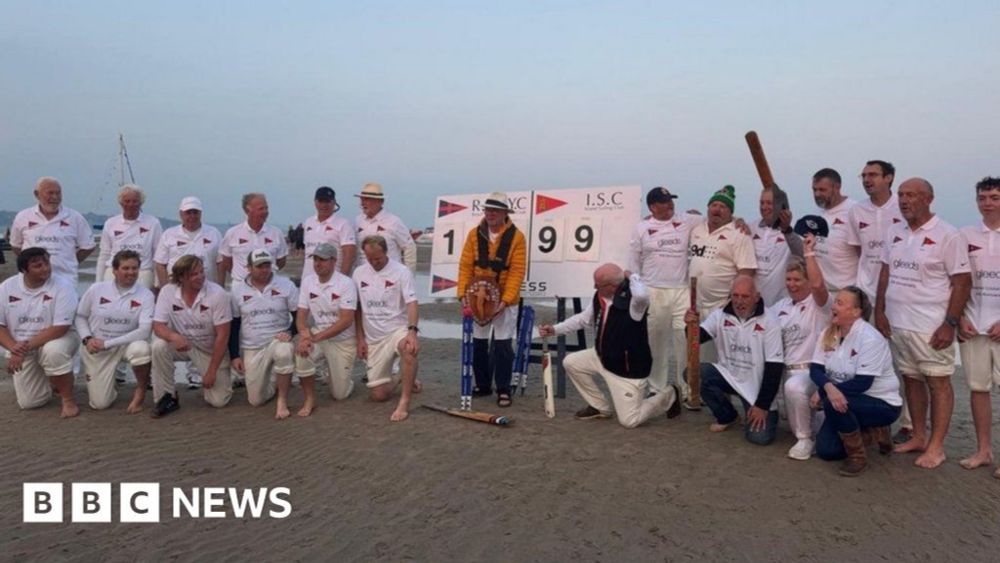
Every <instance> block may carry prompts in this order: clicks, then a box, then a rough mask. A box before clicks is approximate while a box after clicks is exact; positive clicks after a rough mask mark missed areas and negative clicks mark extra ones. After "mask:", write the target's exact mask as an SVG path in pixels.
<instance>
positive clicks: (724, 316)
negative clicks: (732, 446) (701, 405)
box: [685, 274, 785, 446]
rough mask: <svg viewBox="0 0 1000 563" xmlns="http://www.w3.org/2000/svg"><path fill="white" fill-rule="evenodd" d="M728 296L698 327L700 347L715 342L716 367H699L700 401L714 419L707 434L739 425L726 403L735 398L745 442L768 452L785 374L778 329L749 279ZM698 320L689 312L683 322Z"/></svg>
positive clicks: (735, 282)
mask: <svg viewBox="0 0 1000 563" xmlns="http://www.w3.org/2000/svg"><path fill="white" fill-rule="evenodd" d="M729 295H730V298H729V302H728V303H726V305H725V307H723V308H722V309H716V310H715V311H713V312H712V313H711V314H710V315H709V316H708V318H706V319H705V320H704V322H702V323H701V342H703V343H704V342H708V341H710V340H715V341H716V349H718V351H719V360H718V362H716V363H707V362H703V363H702V364H701V397H702V399H704V400H705V403H706V404H707V405H708V408H709V409H711V411H712V415H713V416H715V422H714V423H713V424H712V425H711V426H709V430H711V431H712V432H722V431H724V430H726V429H727V428H729V427H730V426H731V425H732V424H733V423H735V422H738V421H739V419H740V416H739V414H738V413H737V412H736V409H735V408H733V404H732V402H731V401H730V396H731V395H738V396H739V398H740V402H741V403H743V410H744V412H745V414H746V424H745V425H744V427H743V434H744V436H745V437H746V439H747V440H748V441H749V442H751V443H753V444H757V445H760V446H766V445H768V444H770V443H771V442H773V441H774V438H775V435H776V434H777V430H778V409H777V405H776V404H775V401H774V397H775V396H776V395H777V393H778V388H779V386H780V385H781V374H782V372H783V371H784V368H785V366H784V361H785V359H784V353H783V349H782V344H781V325H780V323H779V322H778V320H777V319H776V318H774V316H773V315H772V314H771V313H770V311H768V310H767V309H765V307H764V300H763V299H761V297H760V293H759V292H758V291H757V286H756V283H755V282H754V278H753V276H751V275H748V274H740V275H738V276H736V279H734V280H733V287H732V290H731V291H730V294H729ZM698 319H699V315H698V312H697V311H695V310H693V309H692V310H689V311H688V313H687V315H686V317H685V320H686V321H687V322H697V321H698Z"/></svg>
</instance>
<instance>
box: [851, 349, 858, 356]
mask: <svg viewBox="0 0 1000 563" xmlns="http://www.w3.org/2000/svg"><path fill="white" fill-rule="evenodd" d="M857 355H858V351H857V350H855V349H854V348H851V357H852V358H853V357H854V356H857Z"/></svg>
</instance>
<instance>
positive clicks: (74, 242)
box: [10, 176, 97, 285]
mask: <svg viewBox="0 0 1000 563" xmlns="http://www.w3.org/2000/svg"><path fill="white" fill-rule="evenodd" d="M35 199H37V200H38V205H35V206H33V207H29V208H27V209H24V210H22V211H20V212H19V213H18V214H17V215H16V216H15V217H14V222H13V224H12V225H11V229H10V246H11V250H13V251H14V254H15V255H18V254H20V253H21V249H23V248H30V247H38V248H44V249H46V250H48V251H49V256H50V257H51V264H52V272H53V273H55V274H59V275H62V276H66V277H67V278H69V280H70V281H71V282H73V285H76V282H77V280H78V278H79V266H80V263H81V262H83V261H84V260H86V259H87V257H88V256H90V254H91V253H92V252H93V251H94V247H95V246H97V245H96V244H95V243H94V232H93V231H92V230H91V228H90V224H88V223H87V220H86V219H84V218H83V215H80V213H79V212H78V211H75V210H73V209H70V208H68V207H63V205H62V186H60V185H59V180H56V179H55V178H50V177H47V176H46V177H43V178H39V179H38V182H37V183H36V184H35Z"/></svg>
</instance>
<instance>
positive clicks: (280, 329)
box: [229, 248, 299, 419]
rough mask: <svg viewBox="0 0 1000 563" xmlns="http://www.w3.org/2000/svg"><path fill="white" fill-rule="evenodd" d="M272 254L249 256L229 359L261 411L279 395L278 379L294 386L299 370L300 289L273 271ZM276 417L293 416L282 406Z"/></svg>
mask: <svg viewBox="0 0 1000 563" xmlns="http://www.w3.org/2000/svg"><path fill="white" fill-rule="evenodd" d="M273 264H274V258H273V257H271V253H269V252H268V251H267V250H265V249H263V248H259V249H257V250H254V251H253V252H251V253H250V256H249V258H248V264H247V266H248V267H249V269H250V275H249V276H247V277H246V279H245V280H244V281H242V282H240V281H237V282H235V283H233V287H232V291H231V292H230V295H232V305H233V322H232V325H231V328H230V330H229V357H230V358H231V359H232V365H233V369H234V370H235V371H236V372H237V373H240V374H243V375H244V376H245V377H246V389H247V401H248V402H249V403H250V404H251V405H253V406H255V407H259V406H261V405H263V404H264V403H266V402H268V401H270V400H271V397H273V396H274V379H272V378H271V372H272V371H273V372H274V375H275V377H276V378H277V379H278V380H279V381H280V380H282V379H285V380H286V381H287V382H289V383H290V382H291V378H292V371H293V370H294V369H295V353H294V345H293V344H292V330H291V328H292V317H293V315H294V314H295V310H296V307H297V305H298V300H299V290H298V288H296V287H295V284H293V283H292V281H291V280H289V279H288V278H286V277H284V276H281V275H278V274H276V273H274V269H273V268H272V265H273ZM275 417H276V418H278V419H282V418H287V417H288V407H287V406H286V405H284V404H282V403H281V402H279V403H278V408H277V412H276V414H275Z"/></svg>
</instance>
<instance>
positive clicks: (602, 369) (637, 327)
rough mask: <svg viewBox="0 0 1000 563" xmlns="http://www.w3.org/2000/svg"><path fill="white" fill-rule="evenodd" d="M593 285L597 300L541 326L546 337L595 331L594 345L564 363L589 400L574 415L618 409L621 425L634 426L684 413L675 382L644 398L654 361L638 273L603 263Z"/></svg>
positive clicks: (590, 415)
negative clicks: (603, 387) (599, 379)
mask: <svg viewBox="0 0 1000 563" xmlns="http://www.w3.org/2000/svg"><path fill="white" fill-rule="evenodd" d="M594 289H596V290H597V291H595V292H594V299H593V300H592V302H591V303H590V305H589V306H588V307H587V308H586V309H584V311H583V312H582V313H578V314H576V315H573V316H572V317H570V318H568V319H566V320H565V321H563V322H561V323H559V324H557V325H555V326H552V325H543V326H542V327H540V328H539V334H541V335H542V336H553V335H560V334H567V333H570V332H574V331H576V330H580V329H582V328H584V327H585V326H587V325H591V326H592V327H593V329H594V335H595V336H594V347H593V348H588V349H586V350H582V351H579V352H573V353H572V354H569V355H568V356H566V359H565V360H564V361H563V367H564V368H566V373H567V374H568V375H569V378H570V380H571V381H572V382H573V385H574V386H576V390H577V391H579V392H580V395H582V396H583V398H584V400H585V401H587V407H585V408H583V409H581V410H580V411H578V412H577V413H576V417H577V418H580V419H586V418H609V417H610V416H611V412H612V410H614V412H615V413H616V414H617V415H618V422H620V423H621V425H622V426H624V427H626V428H635V427H636V426H639V425H640V424H642V423H643V422H646V421H647V420H649V419H650V418H652V417H654V416H657V415H660V414H664V413H666V414H667V418H673V417H675V416H677V415H678V414H680V403H679V402H678V396H679V390H678V389H677V386H676V385H671V386H670V387H667V388H666V390H664V392H662V393H657V394H655V395H652V396H650V397H647V396H646V386H647V379H648V377H649V370H650V367H651V366H652V364H653V357H652V354H651V353H650V350H649V339H648V337H647V328H646V317H647V309H648V308H649V291H648V289H647V288H646V286H645V285H643V284H642V281H641V280H640V278H639V276H638V275H631V274H630V273H629V272H623V271H622V269H621V268H619V267H618V266H616V265H614V264H604V265H602V266H600V267H598V268H597V270H595V271H594ZM598 375H599V376H601V377H602V378H603V379H604V382H605V384H606V385H607V386H608V390H609V391H610V393H611V397H610V399H609V397H608V396H607V395H605V394H604V392H603V391H601V389H600V388H599V387H598V386H597V381H596V380H595V376H598Z"/></svg>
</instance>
